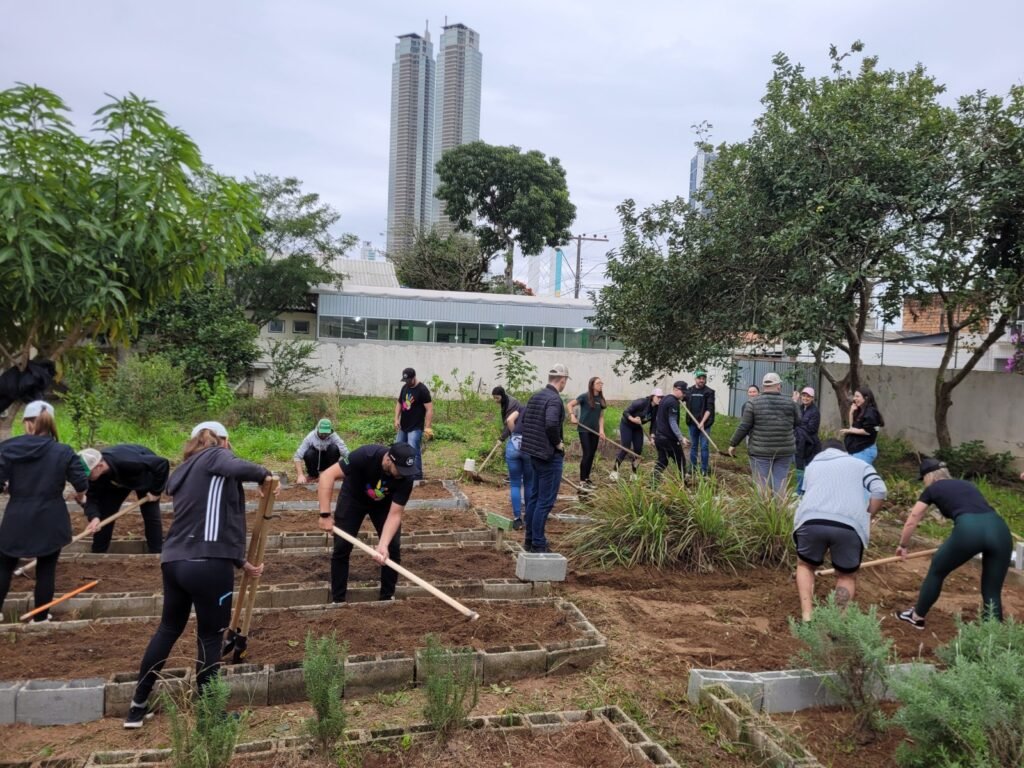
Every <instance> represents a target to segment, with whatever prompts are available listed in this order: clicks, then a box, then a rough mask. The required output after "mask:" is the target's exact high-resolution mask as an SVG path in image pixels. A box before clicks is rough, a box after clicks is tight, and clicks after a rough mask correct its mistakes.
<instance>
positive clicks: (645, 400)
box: [608, 387, 664, 480]
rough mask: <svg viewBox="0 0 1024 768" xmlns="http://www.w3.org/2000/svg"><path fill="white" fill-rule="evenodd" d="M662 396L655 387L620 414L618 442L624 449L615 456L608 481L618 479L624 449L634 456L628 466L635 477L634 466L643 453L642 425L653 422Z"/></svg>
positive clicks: (626, 453) (623, 457) (658, 388)
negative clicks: (630, 466) (630, 451)
mask: <svg viewBox="0 0 1024 768" xmlns="http://www.w3.org/2000/svg"><path fill="white" fill-rule="evenodd" d="M663 394H664V393H663V392H662V391H661V388H660V387H656V388H655V390H654V391H653V392H652V393H651V394H649V395H648V396H647V397H641V398H638V399H637V400H634V401H633V402H631V403H630V404H629V405H628V406H626V410H624V411H623V412H622V418H621V419H620V420H619V442H620V443H622V445H623V446H624V447H623V448H620V449H619V452H618V453H617V454H615V467H614V469H612V472H611V474H610V475H609V476H608V479H609V480H618V479H619V465H620V464H622V462H623V461H624V460H625V458H626V457H627V456H629V453H628V452H627V451H626V448H629V449H630V450H632V451H633V453H634V454H635V455H634V456H632V457H631V458H630V464H631V465H632V467H633V476H634V477H636V465H637V462H638V461H640V454H641V453H643V451H644V424H649V423H651V422H652V421H653V420H654V414H655V412H656V411H657V410H658V403H660V402H661V397H662V395H663ZM652 439H653V438H652Z"/></svg>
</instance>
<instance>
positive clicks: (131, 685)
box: [103, 669, 192, 717]
mask: <svg viewBox="0 0 1024 768" xmlns="http://www.w3.org/2000/svg"><path fill="white" fill-rule="evenodd" d="M137 681H138V674H137V673H135V672H115V673H114V674H113V675H111V676H110V679H108V680H107V684H106V685H105V686H104V687H103V716H104V717H124V716H125V715H127V714H128V707H130V706H131V702H132V696H133V695H134V694H135V683H136V682H137ZM191 685H192V670H191V669H165V670H163V671H162V672H161V673H160V679H159V680H157V683H156V687H155V688H154V689H153V693H152V694H151V695H150V700H151V701H157V699H158V698H159V696H160V694H161V693H162V692H164V691H169V692H172V693H173V692H178V691H180V690H181V689H183V688H188V687H190V686H191Z"/></svg>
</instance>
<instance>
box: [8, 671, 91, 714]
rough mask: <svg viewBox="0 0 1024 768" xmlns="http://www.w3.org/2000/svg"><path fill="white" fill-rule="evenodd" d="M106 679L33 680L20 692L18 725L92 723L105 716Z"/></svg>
mask: <svg viewBox="0 0 1024 768" xmlns="http://www.w3.org/2000/svg"><path fill="white" fill-rule="evenodd" d="M104 683H105V681H104V680H103V678H99V677H93V678H87V679H84V680H30V681H29V682H27V683H25V684H24V685H22V686H21V688H20V689H19V690H18V697H17V700H16V703H15V716H16V719H17V722H19V723H26V724H28V725H69V724H71V723H88V722H92V721H93V720H99V719H101V718H102V717H103V688H104Z"/></svg>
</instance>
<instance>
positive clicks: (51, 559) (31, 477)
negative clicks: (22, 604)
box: [0, 400, 89, 621]
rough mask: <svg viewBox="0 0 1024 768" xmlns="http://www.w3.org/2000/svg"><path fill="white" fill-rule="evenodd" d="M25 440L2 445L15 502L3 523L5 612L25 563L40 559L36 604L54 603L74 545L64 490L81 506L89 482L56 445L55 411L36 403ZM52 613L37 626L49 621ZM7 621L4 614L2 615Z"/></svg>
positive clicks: (2, 470) (2, 481) (2, 480)
mask: <svg viewBox="0 0 1024 768" xmlns="http://www.w3.org/2000/svg"><path fill="white" fill-rule="evenodd" d="M22 419H23V422H24V426H25V434H24V435H20V436H18V437H12V438H11V439H10V440H5V441H4V442H2V443H0V492H3V491H6V492H7V494H8V495H9V496H10V499H9V501H8V502H7V509H6V510H5V511H4V516H3V521H2V522H0V608H3V603H4V600H6V599H7V592H8V591H9V590H10V588H11V575H12V574H13V573H14V569H15V568H16V567H17V566H18V560H19V559H20V558H32V557H34V558H37V560H38V562H37V563H36V586H35V604H36V605H37V606H40V605H46V603H48V602H50V601H51V600H53V593H54V587H55V584H56V580H57V560H58V558H59V557H60V551H61V549H62V548H63V547H65V546H66V545H67V544H68V543H69V542H70V541H71V517H70V516H69V515H68V505H67V502H66V501H64V484H65V483H71V485H72V487H73V488H74V489H75V491H76V492H77V493H76V496H75V498H76V499H77V500H78V502H79V503H82V502H83V501H84V500H85V490H86V488H88V486H89V476H88V473H87V472H86V470H85V465H84V464H82V461H81V459H79V458H78V456H76V455H75V452H74V451H73V450H71V448H70V446H67V445H64V444H63V443H60V442H58V441H57V427H56V425H55V424H54V422H53V406H52V405H50V404H49V403H44V402H43V401H41V400H36V401H34V402H31V403H29V404H28V405H27V406H25V413H24V415H23V416H22ZM49 617H50V615H49V612H48V611H43V612H42V613H39V614H36V616H35V619H34V620H35V621H47V620H48V619H49ZM0 621H3V614H0Z"/></svg>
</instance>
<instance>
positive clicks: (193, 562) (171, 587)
mask: <svg viewBox="0 0 1024 768" xmlns="http://www.w3.org/2000/svg"><path fill="white" fill-rule="evenodd" d="M184 458H185V461H184V463H183V464H182V465H181V466H180V467H178V469H177V471H176V472H175V473H174V474H173V475H172V476H171V479H170V482H168V484H167V493H168V494H169V495H170V496H171V497H172V498H173V499H174V520H173V521H172V522H171V527H170V530H168V532H167V539H166V541H164V547H163V551H162V552H161V553H160V570H161V571H162V573H163V582H164V607H163V613H162V615H161V617H160V626H159V627H158V628H157V630H156V633H155V634H154V635H153V638H152V639H151V640H150V641H149V646H148V647H147V648H146V653H145V654H144V655H143V657H142V665H141V667H140V669H139V682H138V684H137V685H136V687H135V695H134V696H133V697H132V703H131V707H130V709H129V710H128V717H127V718H126V719H125V721H124V727H125V728H140V727H141V726H142V723H143V721H144V720H145V719H146V718H147V717H148V716H149V714H150V712H149V694H150V693H151V692H152V690H153V686H154V685H155V684H156V680H157V677H158V676H159V674H160V671H161V670H162V669H163V668H164V664H166V663H167V657H168V656H169V655H170V653H171V649H172V648H173V647H174V644H175V642H177V640H178V638H179V637H181V633H182V632H184V631H185V624H187V623H188V617H189V614H190V613H191V611H192V607H193V606H195V609H196V635H197V636H198V655H197V657H196V675H197V679H198V682H199V688H200V690H202V687H203V686H204V685H205V684H206V683H207V682H209V681H210V680H211V679H212V678H213V677H214V676H216V674H217V672H218V670H219V669H220V657H221V642H222V635H223V632H224V629H225V628H226V627H227V626H228V624H229V623H230V620H231V597H232V594H233V592H234V588H235V569H236V568H244V569H245V572H246V573H248V574H250V575H252V576H259V575H261V574H262V573H263V566H262V565H260V566H258V567H257V566H254V565H252V564H251V563H249V562H246V560H245V492H244V491H243V490H242V481H243V480H249V481H251V482H256V483H259V482H263V481H264V480H265V479H267V478H268V477H269V476H270V472H269V471H268V470H266V469H265V468H263V467H261V466H260V465H258V464H253V463H251V462H248V461H243V460H242V459H239V458H237V457H235V455H234V454H233V453H232V452H231V444H230V443H229V442H228V432H227V430H226V429H225V428H224V426H223V425H222V424H220V423H218V422H216V421H204V422H203V423H202V424H199V425H197V426H196V427H195V428H194V429H193V430H192V438H191V439H190V440H189V441H188V442H187V443H186V444H185V457H184Z"/></svg>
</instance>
